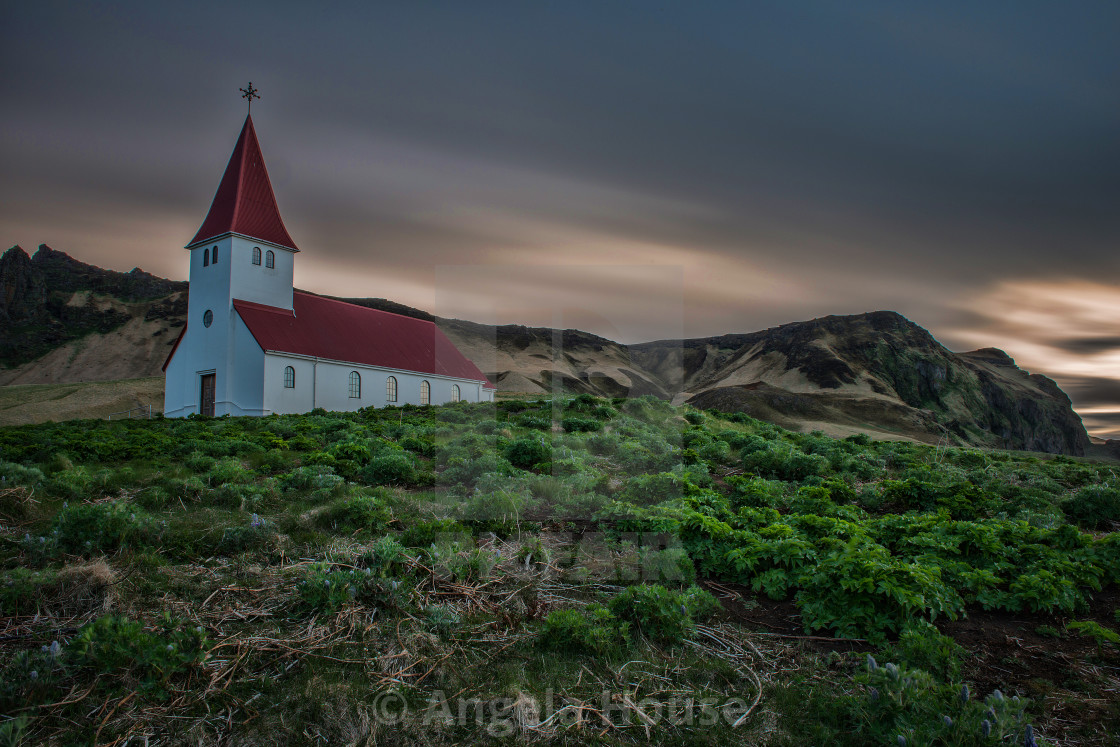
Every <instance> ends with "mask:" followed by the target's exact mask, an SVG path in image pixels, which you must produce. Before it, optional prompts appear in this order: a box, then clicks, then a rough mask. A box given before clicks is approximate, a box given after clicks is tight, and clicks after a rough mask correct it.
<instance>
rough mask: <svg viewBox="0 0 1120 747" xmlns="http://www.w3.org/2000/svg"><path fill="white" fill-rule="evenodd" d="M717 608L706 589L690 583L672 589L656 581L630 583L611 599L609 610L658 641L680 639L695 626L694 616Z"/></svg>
mask: <svg viewBox="0 0 1120 747" xmlns="http://www.w3.org/2000/svg"><path fill="white" fill-rule="evenodd" d="M718 608H719V602H717V601H716V600H715V598H714V597H713V596H712V595H711V594H709V593H708V592H706V591H704V590H702V589H700V588H698V587H695V586H693V587H691V588H689V589H686V590H685V591H673V590H672V589H666V588H665V587H664V586H660V585H657V584H649V585H646V584H643V585H640V586H631V587H629V588H627V589H626V590H624V591H623V592H622V593H621V594H618V595H617V596H615V597H614V598H612V599H611V600H610V610H611V612H613V613H614V614H615V615H616V616H617V617H618V618H619V619H620V620H625V621H627V622H630V623H632V624H633V625H634V627H635V628H636V629H637V630H638V632H639V633H641V634H642V635H644V636H646V637H647V638H650V639H652V640H655V641H659V642H661V643H670V644H671V643H679V642H681V641H682V640H684V639H685V638H687V637H688V636H689V635H691V634H692V631H693V629H694V627H695V623H694V621H693V618H694V617H706V616H708V615H711V614H712V613H713V612H714V611H715V610H716V609H718Z"/></svg>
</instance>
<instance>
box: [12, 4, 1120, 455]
mask: <svg viewBox="0 0 1120 747" xmlns="http://www.w3.org/2000/svg"><path fill="white" fill-rule="evenodd" d="M1118 38H1120V3H1116V2H1115V0H1105V1H1104V2H1091V1H1084V2H1076V3H1053V2H1045V3H1038V2H1025V1H1019V2H1011V1H1010V0H1006V1H1002V2H1001V1H996V0H991V1H989V2H983V3H976V2H974V1H969V2H939V3H928V2H923V3H909V2H898V1H892V2H850V3H841V2H810V1H805V2H796V3H792V2H788V1H785V0H783V1H780V2H744V1H741V0H740V1H738V2H727V3H724V2H716V1H714V0H706V1H705V2H701V3H684V2H657V1H655V0H644V1H641V2H637V1H635V2H607V3H604V2H582V1H580V0H568V1H566V2H527V1H519V2H504V3H497V2H484V1H482V0H472V2H363V3H347V2H335V3H321V4H311V3H305V2H304V3H289V2H282V1H275V2H268V3H265V2H260V3H239V2H230V1H226V2H221V3H211V2H206V1H205V0H199V1H197V2H191V3H182V4H178V3H152V2H143V3H87V2H81V3H78V2H71V3H64V2H51V1H50V0H43V1H41V2H36V3H19V4H17V3H4V4H3V6H2V7H0V69H2V70H3V71H4V74H3V75H2V76H0V104H2V107H0V242H3V243H4V244H5V246H11V245H14V244H20V245H21V246H23V247H24V248H25V249H28V250H29V251H30V250H33V249H34V247H36V246H37V245H38V244H40V243H46V244H48V245H50V246H51V247H53V248H55V249H58V250H60V251H65V252H67V253H69V254H71V255H72V256H74V257H76V258H77V259H79V260H82V261H84V262H89V263H92V264H96V265H100V266H102V267H108V268H112V269H117V270H129V269H131V268H132V267H134V266H139V267H142V268H143V269H144V270H147V271H148V272H152V273H154V274H157V275H161V276H164V277H170V278H176V279H185V278H186V275H187V256H186V252H184V251H183V250H182V249H181V247H182V246H183V245H184V244H185V243H186V242H187V241H189V240H190V238H191V237H192V236H193V235H194V232H195V231H196V230H197V229H198V226H199V225H200V224H201V222H202V219H203V217H204V216H205V214H206V210H207V208H208V207H209V204H210V201H211V199H212V197H213V194H214V191H215V189H216V188H217V185H218V181H219V179H220V177H221V174H222V171H223V170H224V168H225V164H226V161H227V160H228V158H229V154H230V152H231V150H232V148H233V144H234V142H235V140H236V138H237V135H238V132H239V131H240V128H241V125H242V123H243V120H244V117H245V111H246V107H245V102H244V101H243V100H242V99H241V98H240V97H239V96H240V94H239V91H238V89H239V88H241V87H244V86H245V85H246V84H247V83H248V82H249V81H252V83H253V85H254V86H255V87H256V88H258V89H259V90H260V94H261V99H260V100H259V101H256V102H254V104H253V121H254V123H255V125H256V129H257V134H258V135H259V137H260V141H261V147H262V150H263V152H264V156H265V160H266V163H267V165H268V169H269V172H270V174H271V177H272V181H273V187H274V190H275V192H276V196H277V201H278V203H279V206H280V210H281V214H282V215H283V216H284V220H285V223H286V224H287V227H288V230H289V232H290V233H291V235H292V237H293V238H294V239H295V241H296V243H297V245H298V246H299V247H300V249H301V253H300V255H299V256H298V261H297V263H296V284H297V286H298V287H301V288H304V289H306V290H311V291H315V292H320V293H327V294H331V295H336V296H351V297H353V296H361V297H366V296H368V297H383V298H390V299H392V300H395V301H399V302H401V303H405V304H408V305H411V306H415V307H419V308H423V309H426V310H429V311H432V312H434V313H436V314H439V315H442V316H452V317H459V318H468V319H473V320H475V321H480V322H487V323H522V324H529V325H548V326H559V327H567V328H579V329H584V330H586V331H590V332H595V333H597V334H601V335H603V336H605V337H609V338H611V339H614V340H618V341H620V342H640V341H647V340H652V339H666V338H676V337H681V336H685V337H699V336H708V335H716V334H723V333H730V332H749V331H755V330H758V329H763V328H766V327H770V326H774V325H777V324H782V323H785V322H791V321H799V320H804V319H811V318H815V317H819V316H824V315H827V314H856V313H862V312H865V311H873V310H879V309H891V310H894V311H897V312H899V313H901V314H903V315H905V316H907V317H908V318H910V319H911V320H913V321H914V322H916V323H918V324H920V325H922V326H924V327H926V328H927V329H929V330H930V331H931V332H932V333H933V334H934V336H935V337H937V338H938V339H939V340H940V341H941V342H942V343H944V344H945V345H946V346H947V347H949V348H950V349H952V350H958V351H964V350H971V349H976V348H979V347H989V346H992V347H999V348H1001V349H1003V350H1005V351H1007V352H1008V353H1009V354H1010V355H1011V356H1012V357H1014V358H1015V360H1016V361H1017V363H1019V365H1021V366H1022V367H1024V368H1026V369H1028V370H1030V371H1031V372H1037V373H1044V374H1046V375H1048V376H1051V377H1052V378H1054V379H1055V380H1057V381H1058V382H1059V384H1060V385H1062V387H1063V388H1064V389H1065V391H1066V392H1067V393H1069V394H1070V396H1071V398H1072V399H1073V401H1074V404H1075V407H1076V408H1077V411H1078V413H1079V414H1080V415H1081V416H1082V418H1083V420H1084V421H1085V423H1086V426H1087V427H1088V430H1089V431H1090V433H1093V434H1098V435H1105V436H1111V437H1113V438H1120V44H1117V43H1116V39H1118Z"/></svg>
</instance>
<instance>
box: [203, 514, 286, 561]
mask: <svg viewBox="0 0 1120 747" xmlns="http://www.w3.org/2000/svg"><path fill="white" fill-rule="evenodd" d="M275 540H276V530H275V529H274V528H273V526H272V524H270V523H269V522H267V521H265V520H264V519H262V518H261V517H259V516H257V515H256V514H253V515H252V516H251V517H249V523H248V524H245V525H242V526H232V527H226V528H225V529H223V530H222V537H221V539H220V540H218V546H217V551H218V552H219V553H221V554H223V555H236V554H238V553H243V552H248V551H250V550H260V549H262V548H265V547H268V546H269V545H271V544H272V543H273V542H274V541H275Z"/></svg>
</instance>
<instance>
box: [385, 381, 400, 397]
mask: <svg viewBox="0 0 1120 747" xmlns="http://www.w3.org/2000/svg"><path fill="white" fill-rule="evenodd" d="M385 401H386V402H396V401H397V379H396V377H395V376H390V377H389V378H387V379H385Z"/></svg>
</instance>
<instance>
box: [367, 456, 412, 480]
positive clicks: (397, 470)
mask: <svg viewBox="0 0 1120 747" xmlns="http://www.w3.org/2000/svg"><path fill="white" fill-rule="evenodd" d="M416 477H417V474H416V465H415V464H414V462H413V460H412V457H411V456H409V455H408V454H406V453H404V452H397V453H386V454H382V455H380V456H376V457H374V458H373V459H371V460H370V461H369V464H368V465H366V468H365V469H364V470H362V479H363V480H364V481H365V482H366V483H367V484H369V485H412V484H414V483H415V482H416Z"/></svg>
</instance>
